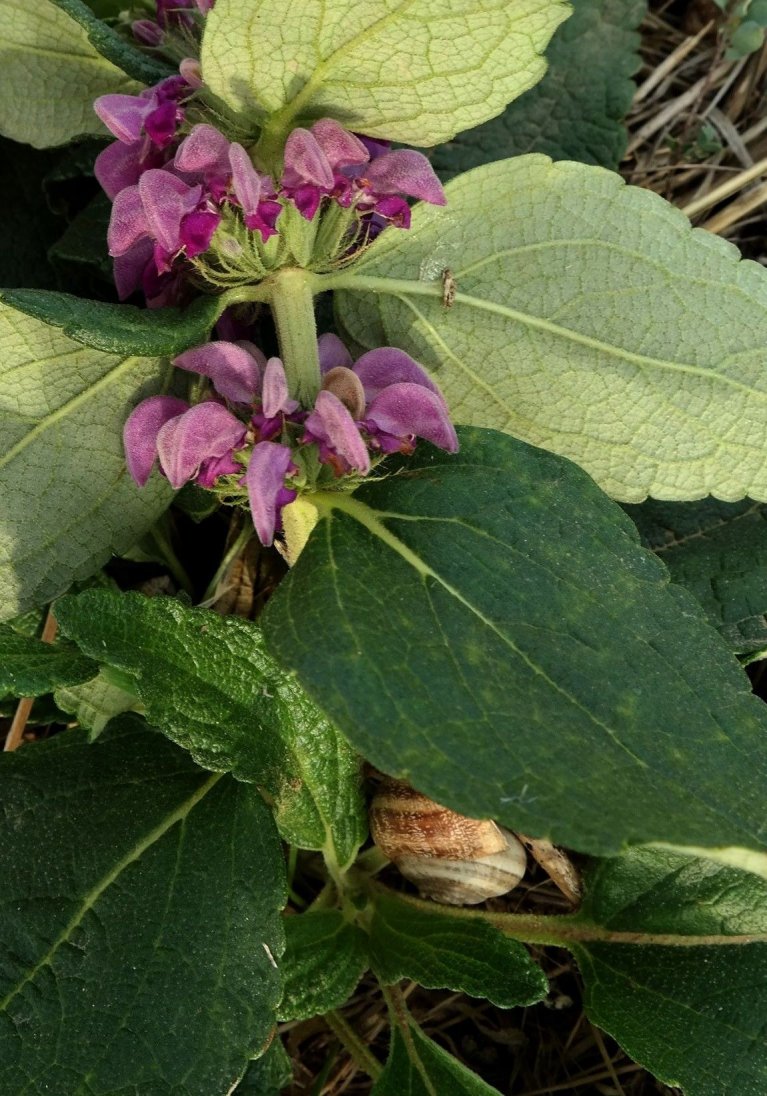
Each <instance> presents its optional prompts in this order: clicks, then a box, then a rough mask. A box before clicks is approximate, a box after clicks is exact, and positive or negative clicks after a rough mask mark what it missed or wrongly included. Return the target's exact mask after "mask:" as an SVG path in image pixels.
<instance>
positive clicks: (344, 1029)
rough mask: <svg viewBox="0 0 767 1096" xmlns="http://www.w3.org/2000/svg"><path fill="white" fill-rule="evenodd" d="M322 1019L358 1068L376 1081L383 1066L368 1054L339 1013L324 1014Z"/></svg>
mask: <svg viewBox="0 0 767 1096" xmlns="http://www.w3.org/2000/svg"><path fill="white" fill-rule="evenodd" d="M322 1018H323V1020H324V1021H325V1023H326V1024H327V1025H328V1027H329V1028H330V1030H331V1031H332V1032H333V1034H334V1035H335V1036H336V1037H337V1038H338V1039H339V1040H340V1041H341V1043H342V1044H343V1046H344V1047H345V1049H346V1050H347V1051H348V1053H349V1056H350V1057H351V1058H352V1060H353V1061H354V1062H356V1064H357V1065H358V1066H359V1068H360V1069H363V1070H364V1071H365V1073H367V1074H368V1076H369V1077H372V1078H373V1080H374V1081H375V1080H377V1079H378V1078H379V1077H380V1076H381V1074H382V1073H383V1066H382V1065H381V1063H380V1062H379V1061H378V1059H377V1058H376V1057H375V1056H374V1055H373V1054H371V1053H370V1051H369V1050H368V1048H367V1047H366V1046H365V1044H364V1043H363V1042H362V1040H361V1039H360V1037H359V1035H358V1034H357V1032H356V1031H354V1029H353V1028H351V1027H350V1026H349V1024H347V1022H346V1020H344V1018H343V1016H341V1014H340V1013H339V1012H336V1011H333V1012H326V1013H325V1014H324V1015H323V1017H322Z"/></svg>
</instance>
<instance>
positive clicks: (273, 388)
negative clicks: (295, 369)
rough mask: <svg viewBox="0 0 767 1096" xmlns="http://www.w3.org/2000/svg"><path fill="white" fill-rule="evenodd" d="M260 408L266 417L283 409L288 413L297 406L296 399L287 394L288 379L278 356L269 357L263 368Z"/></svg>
mask: <svg viewBox="0 0 767 1096" xmlns="http://www.w3.org/2000/svg"><path fill="white" fill-rule="evenodd" d="M261 401H262V410H263V413H264V414H265V415H266V417H267V418H268V419H272V418H274V416H275V415H279V413H280V412H281V411H284V412H285V414H286V415H289V414H290V413H291V412H292V411H295V410H296V408H297V407H298V403H297V402H296V400H292V399H290V396H289V394H288V380H287V377H286V376H285V367H284V365H283V364H282V361H281V360H280V359H279V358H270V359H269V361H268V362H267V363H266V369H265V370H264V383H263V387H262V389H261Z"/></svg>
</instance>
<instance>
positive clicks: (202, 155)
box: [173, 122, 229, 176]
mask: <svg viewBox="0 0 767 1096" xmlns="http://www.w3.org/2000/svg"><path fill="white" fill-rule="evenodd" d="M173 163H174V165H175V167H177V168H178V170H179V171H183V172H185V173H190V174H200V175H205V176H207V175H228V174H229V142H228V141H227V139H226V137H224V135H223V133H219V131H218V130H217V129H216V128H215V127H214V126H209V125H206V123H204V122H202V123H200V125H198V126H193V127H192V130H191V132H190V134H189V136H188V137H185V138H184V140H183V141H182V142H181V144H180V145H179V146H178V151H177V152H176V156H175V158H174V161H173Z"/></svg>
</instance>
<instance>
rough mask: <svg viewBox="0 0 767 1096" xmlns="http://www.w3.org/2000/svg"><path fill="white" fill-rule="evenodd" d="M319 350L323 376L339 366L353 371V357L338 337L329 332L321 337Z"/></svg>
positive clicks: (318, 344)
mask: <svg viewBox="0 0 767 1096" xmlns="http://www.w3.org/2000/svg"><path fill="white" fill-rule="evenodd" d="M317 349H318V350H319V354H320V372H321V373H322V374H323V376H324V374H325V373H328V372H329V371H330V370H331V369H335V367H336V366H337V365H345V366H346V367H347V369H351V365H352V356H351V354H350V353H349V351H348V350H347V349H346V347H345V346H344V344H343V343H342V342H341V340H340V339H339V337H338V335H333V334H331V333H330V332H329V331H328V332H327V334H325V335H320V337H319V339H317ZM361 360H362V359H360V361H361ZM355 372H356V370H355ZM363 384H364V381H363Z"/></svg>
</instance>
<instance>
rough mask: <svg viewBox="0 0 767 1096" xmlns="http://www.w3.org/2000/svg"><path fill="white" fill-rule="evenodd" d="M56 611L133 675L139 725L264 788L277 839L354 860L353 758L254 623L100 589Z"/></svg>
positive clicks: (360, 833) (358, 815) (80, 641)
mask: <svg viewBox="0 0 767 1096" xmlns="http://www.w3.org/2000/svg"><path fill="white" fill-rule="evenodd" d="M56 618H57V620H58V622H59V625H60V626H61V629H62V631H63V632H64V634H65V635H67V636H69V637H70V638H71V639H73V640H74V641H75V642H76V643H77V645H78V646H79V647H80V648H81V650H83V651H84V652H85V653H86V654H90V655H91V656H92V657H93V658H96V659H99V660H100V661H102V662H105V663H106V664H107V665H109V666H114V667H116V668H117V669H118V670H122V671H124V672H126V673H128V674H131V675H133V677H135V688H136V692H137V694H138V696H139V697H140V699H141V701H142V702H143V704H144V705H145V707H146V712H147V718H148V719H149V721H150V722H151V723H152V724H153V725H154V726H156V727H158V728H159V729H160V730H162V731H163V732H164V733H165V734H167V735H168V736H169V737H170V738H172V739H173V740H174V741H175V742H177V743H178V744H179V745H180V746H183V747H184V748H185V749H187V750H189V751H190V752H191V754H192V756H193V757H194V759H195V760H196V761H197V762H198V763H199V764H200V765H204V766H205V767H206V768H209V769H212V770H213V771H214V772H222V771H223V772H232V773H233V775H234V776H236V777H237V778H238V779H239V780H244V781H253V782H255V783H257V784H259V785H260V786H261V787H263V788H265V789H266V790H267V791H268V792H269V794H270V796H272V797H273V799H274V801H275V803H274V808H275V816H276V818H277V822H278V825H279V827H280V831H281V833H282V835H283V836H284V838H285V840H287V841H289V842H290V843H292V844H296V845H299V846H300V847H302V848H310V849H322V848H325V849H326V850H327V852H328V854H329V855H330V856H333V855H335V857H336V858H337V860H338V863H339V864H341V865H344V866H345V865H346V864H348V863H349V862H350V861H351V860H352V859H353V858H354V855H355V853H356V850H357V848H358V846H359V845H360V844H361V842H362V841H363V840H364V839H365V836H366V824H365V816H364V809H363V803H362V793H361V790H360V774H359V761H358V759H357V757H356V755H355V753H354V751H353V750H352V749H351V747H350V746H349V745H348V743H347V742H346V741H345V739H343V738H342V737H341V735H340V734H339V733H338V731H336V729H335V727H334V726H333V725H332V724H331V723H330V722H329V721H328V719H327V718H326V717H325V716H324V715H323V714H322V712H321V711H320V710H319V709H318V708H317V707H316V705H315V704H314V703H313V702H312V701H311V700H310V699H309V698H308V696H307V695H306V693H305V692H304V691H303V689H302V688H301V686H300V685H299V683H298V682H297V681H296V680H295V678H294V677H293V676H292V675H290V674H287V673H285V671H284V670H282V669H281V668H280V667H279V666H278V665H277V664H276V663H275V661H274V659H273V658H272V656H271V655H270V654H268V652H267V651H266V649H265V646H264V641H263V638H262V636H261V633H260V631H259V629H258V628H256V627H255V626H254V625H253V624H251V623H249V622H248V621H245V620H240V619H239V618H237V617H233V616H232V617H221V616H219V615H218V614H217V613H213V612H210V611H209V610H207V609H189V608H187V607H186V606H184V605H182V604H181V602H179V601H175V600H173V599H172V598H164V597H154V598H147V597H144V596H143V595H141V594H137V593H129V594H118V593H112V592H111V591H107V590H86V591H84V592H83V593H82V594H78V595H76V596H71V597H66V598H62V600H61V601H59V602H57V604H56Z"/></svg>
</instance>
